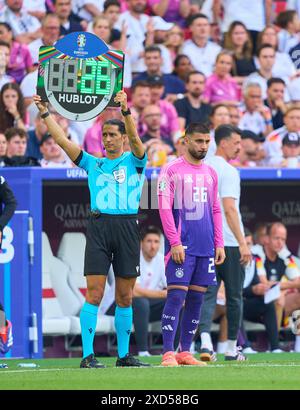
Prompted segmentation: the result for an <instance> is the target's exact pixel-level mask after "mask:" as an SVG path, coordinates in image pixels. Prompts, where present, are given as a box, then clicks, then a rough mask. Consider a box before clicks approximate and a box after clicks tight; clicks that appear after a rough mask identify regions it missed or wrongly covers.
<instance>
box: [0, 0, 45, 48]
mask: <svg viewBox="0 0 300 410" xmlns="http://www.w3.org/2000/svg"><path fill="white" fill-rule="evenodd" d="M0 21H4V22H6V23H8V24H9V25H10V27H11V28H12V31H13V35H14V38H15V40H16V41H18V42H19V43H25V44H28V43H30V42H31V41H34V40H36V39H37V38H39V37H40V35H41V32H40V28H41V23H40V22H39V20H38V19H37V18H36V17H33V16H31V15H30V14H28V13H26V12H25V11H23V0H6V6H5V7H4V9H3V10H2V12H1V13H0Z"/></svg>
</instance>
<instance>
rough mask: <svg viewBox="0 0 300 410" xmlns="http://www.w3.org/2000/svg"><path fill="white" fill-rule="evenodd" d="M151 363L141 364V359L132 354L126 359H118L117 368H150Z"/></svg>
mask: <svg viewBox="0 0 300 410" xmlns="http://www.w3.org/2000/svg"><path fill="white" fill-rule="evenodd" d="M149 366H151V365H150V364H149V363H143V362H140V361H139V359H136V358H135V357H134V356H133V355H132V354H130V353H127V355H126V356H125V357H122V359H121V358H120V357H118V359H117V361H116V367H149Z"/></svg>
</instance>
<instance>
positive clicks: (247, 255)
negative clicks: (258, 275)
mask: <svg viewBox="0 0 300 410" xmlns="http://www.w3.org/2000/svg"><path fill="white" fill-rule="evenodd" d="M239 250H240V254H241V257H240V262H241V264H242V265H248V263H250V262H251V260H252V255H251V251H250V249H249V247H248V245H247V244H246V243H243V244H242V245H240V247H239Z"/></svg>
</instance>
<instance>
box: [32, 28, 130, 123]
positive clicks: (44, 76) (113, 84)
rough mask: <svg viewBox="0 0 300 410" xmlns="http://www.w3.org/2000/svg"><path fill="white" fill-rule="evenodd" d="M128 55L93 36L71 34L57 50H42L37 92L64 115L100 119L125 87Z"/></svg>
mask: <svg viewBox="0 0 300 410" xmlns="http://www.w3.org/2000/svg"><path fill="white" fill-rule="evenodd" d="M123 67H124V53H123V52H122V51H115V50H110V49H109V48H108V46H107V45H106V44H105V43H104V41H102V40H101V39H99V38H98V37H97V36H95V35H94V34H91V33H85V32H77V33H71V34H68V35H67V36H65V37H64V38H62V39H61V40H59V41H58V42H57V43H55V45H54V46H53V47H46V46H42V47H40V51H39V72H38V83H37V93H38V95H40V96H41V98H42V100H43V101H49V102H50V103H51V105H52V106H53V107H54V108H55V110H56V111H57V112H58V113H59V114H61V115H62V116H64V117H66V118H68V119H70V120H75V121H86V120H89V119H91V118H94V117H96V116H97V115H98V114H100V113H101V112H102V111H103V110H104V109H105V108H106V107H107V106H117V104H115V103H114V101H113V99H114V97H115V95H116V93H117V92H118V91H120V90H121V89H122V87H123Z"/></svg>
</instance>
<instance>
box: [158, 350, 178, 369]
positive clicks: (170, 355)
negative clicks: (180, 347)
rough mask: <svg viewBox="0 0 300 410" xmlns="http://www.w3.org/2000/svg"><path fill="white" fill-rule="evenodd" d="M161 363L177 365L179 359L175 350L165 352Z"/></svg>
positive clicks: (171, 365) (166, 365)
mask: <svg viewBox="0 0 300 410" xmlns="http://www.w3.org/2000/svg"><path fill="white" fill-rule="evenodd" d="M161 365H162V366H165V367H176V366H178V363H177V360H176V358H175V353H174V352H166V353H164V355H163V357H162V361H161Z"/></svg>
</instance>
